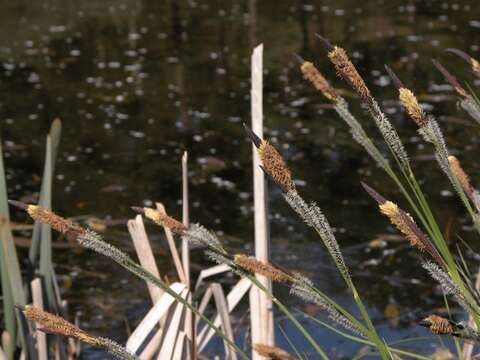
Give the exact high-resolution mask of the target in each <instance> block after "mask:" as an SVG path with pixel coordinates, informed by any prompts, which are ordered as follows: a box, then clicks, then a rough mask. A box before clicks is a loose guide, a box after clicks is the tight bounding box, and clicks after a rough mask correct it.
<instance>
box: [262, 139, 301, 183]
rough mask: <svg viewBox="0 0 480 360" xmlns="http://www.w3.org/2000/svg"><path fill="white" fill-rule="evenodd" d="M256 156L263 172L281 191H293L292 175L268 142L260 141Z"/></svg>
mask: <svg viewBox="0 0 480 360" xmlns="http://www.w3.org/2000/svg"><path fill="white" fill-rule="evenodd" d="M258 156H259V157H260V160H261V161H262V165H263V170H264V171H265V172H266V173H267V175H269V176H270V177H271V178H272V180H273V181H275V183H276V184H277V185H278V186H280V187H281V188H282V190H283V191H285V192H289V191H293V190H295V184H294V183H293V180H292V175H291V173H290V170H289V169H288V167H287V165H286V164H285V161H284V160H283V158H282V156H281V155H280V153H279V152H278V151H277V149H275V148H274V147H273V146H272V145H271V144H270V143H269V142H268V141H265V140H262V141H261V143H260V146H259V147H258Z"/></svg>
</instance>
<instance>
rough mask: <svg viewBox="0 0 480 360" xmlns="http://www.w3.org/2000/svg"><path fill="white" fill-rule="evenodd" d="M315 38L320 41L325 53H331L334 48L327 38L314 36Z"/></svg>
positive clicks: (318, 35)
mask: <svg viewBox="0 0 480 360" xmlns="http://www.w3.org/2000/svg"><path fill="white" fill-rule="evenodd" d="M315 36H316V37H317V38H319V39H320V41H321V42H322V44H323V46H324V47H325V49H326V50H327V51H332V50H333V49H334V48H335V47H334V46H333V45H332V43H331V42H330V41H329V40H328V39H327V38H324V37H323V36H322V35H320V34H315Z"/></svg>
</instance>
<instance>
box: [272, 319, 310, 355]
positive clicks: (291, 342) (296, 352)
mask: <svg viewBox="0 0 480 360" xmlns="http://www.w3.org/2000/svg"><path fill="white" fill-rule="evenodd" d="M277 326H278V329H279V330H280V332H281V333H282V335H283V337H284V338H285V340H287V342H288V345H290V347H291V348H292V349H293V351H294V352H295V355H296V356H297V358H298V359H300V360H304V359H303V356H302V354H300V352H299V351H298V349H297V347H296V346H295V344H294V343H293V341H292V340H290V338H289V337H288V335H287V333H286V332H285V330H283V328H282V327H281V326H280V325H277Z"/></svg>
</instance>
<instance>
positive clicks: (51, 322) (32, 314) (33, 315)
mask: <svg viewBox="0 0 480 360" xmlns="http://www.w3.org/2000/svg"><path fill="white" fill-rule="evenodd" d="M22 311H23V314H24V315H25V317H26V318H27V319H28V320H30V321H33V322H35V323H37V326H38V327H39V328H40V330H42V331H44V332H46V333H51V334H57V335H63V336H68V337H72V338H76V339H78V340H80V341H82V342H85V343H87V344H90V345H94V346H98V344H97V339H96V338H95V337H93V336H91V335H89V334H88V333H87V332H85V331H83V330H82V329H80V328H78V327H76V326H75V325H73V324H72V323H70V322H68V321H67V320H65V319H64V318H62V317H60V316H57V315H53V314H50V313H48V312H46V311H43V310H42V309H39V308H36V307H33V306H30V305H26V306H25V307H24V308H23V309H22Z"/></svg>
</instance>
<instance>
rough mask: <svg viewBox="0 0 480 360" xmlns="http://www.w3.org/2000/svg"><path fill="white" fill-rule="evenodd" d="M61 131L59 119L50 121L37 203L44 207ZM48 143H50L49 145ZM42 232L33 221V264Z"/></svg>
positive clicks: (49, 195)
mask: <svg viewBox="0 0 480 360" xmlns="http://www.w3.org/2000/svg"><path fill="white" fill-rule="evenodd" d="M61 132H62V123H61V121H60V120H59V119H55V120H54V121H53V123H52V126H51V127H50V133H49V136H48V137H47V145H46V148H47V149H46V154H45V164H44V168H43V178H42V185H41V190H40V199H39V204H40V205H42V206H44V207H47V206H48V208H50V204H51V192H52V179H53V172H54V169H55V162H56V159H57V154H58V146H59V144H60V135H61ZM48 143H50V145H49V144H48ZM49 148H50V150H49ZM42 232H43V231H42V226H41V224H40V223H39V222H38V221H37V222H35V225H34V227H33V235H32V244H31V245H30V250H29V258H30V262H31V263H32V265H33V266H35V265H36V264H37V262H38V254H39V251H40V243H41V240H42V238H43V235H45V236H48V234H47V233H46V232H45V234H42ZM50 237H51V235H50Z"/></svg>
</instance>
